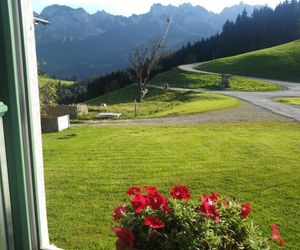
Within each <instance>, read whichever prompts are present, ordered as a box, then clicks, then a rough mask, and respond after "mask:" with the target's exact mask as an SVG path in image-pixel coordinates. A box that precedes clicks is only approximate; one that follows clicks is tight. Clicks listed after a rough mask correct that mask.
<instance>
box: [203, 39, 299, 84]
mask: <svg viewBox="0 0 300 250" xmlns="http://www.w3.org/2000/svg"><path fill="white" fill-rule="evenodd" d="M197 68H198V69H200V70H204V71H210V72H218V73H230V74H237V75H243V76H256V77H263V78H269V79H277V80H283V81H294V82H300V70H299V68H300V40H297V41H294V42H291V43H287V44H283V45H280V46H276V47H273V48H269V49H264V50H257V51H253V52H249V53H245V54H241V55H237V56H232V57H227V58H221V59H217V60H214V61H210V62H207V63H205V64H201V65H199V66H198V67H197Z"/></svg>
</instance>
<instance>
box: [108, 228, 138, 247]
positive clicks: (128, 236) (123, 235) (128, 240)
mask: <svg viewBox="0 0 300 250" xmlns="http://www.w3.org/2000/svg"><path fill="white" fill-rule="evenodd" d="M113 231H114V232H115V234H116V235H117V237H118V238H119V239H120V240H121V241H122V242H123V243H124V244H125V245H126V246H129V247H132V246H133V244H134V241H135V235H134V233H133V232H132V231H131V230H130V229H128V228H125V227H115V228H114V229H113Z"/></svg>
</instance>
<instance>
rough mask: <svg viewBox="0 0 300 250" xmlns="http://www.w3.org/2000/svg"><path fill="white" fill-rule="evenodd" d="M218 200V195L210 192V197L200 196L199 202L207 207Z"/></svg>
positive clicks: (206, 195)
mask: <svg viewBox="0 0 300 250" xmlns="http://www.w3.org/2000/svg"><path fill="white" fill-rule="evenodd" d="M218 200H220V195H219V194H218V193H215V192H212V193H211V194H210V195H208V194H203V195H202V196H201V201H202V202H203V203H208V204H209V205H213V204H215V202H216V201H218Z"/></svg>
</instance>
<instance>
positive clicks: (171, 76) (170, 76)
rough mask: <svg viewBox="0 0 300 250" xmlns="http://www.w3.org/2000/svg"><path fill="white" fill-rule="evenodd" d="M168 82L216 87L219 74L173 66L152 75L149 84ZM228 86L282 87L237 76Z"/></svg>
mask: <svg viewBox="0 0 300 250" xmlns="http://www.w3.org/2000/svg"><path fill="white" fill-rule="evenodd" d="M166 82H167V83H168V84H169V85H170V87H182V88H192V89H195V88H203V89H218V84H219V83H220V82H221V76H218V75H211V74H205V73H197V72H187V71H184V70H181V69H179V68H174V69H172V70H169V71H167V72H164V73H161V74H159V75H157V76H156V77H154V78H153V79H152V80H151V81H150V84H153V85H159V86H163V85H164V83H166ZM230 86H231V87H230V88H228V89H226V90H240V91H270V90H279V89H282V87H281V86H280V85H277V84H273V83H270V82H265V81H258V80H251V79H247V78H242V77H238V76H232V77H231V78H230Z"/></svg>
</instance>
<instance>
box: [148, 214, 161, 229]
mask: <svg viewBox="0 0 300 250" xmlns="http://www.w3.org/2000/svg"><path fill="white" fill-rule="evenodd" d="M144 224H145V225H146V226H149V227H151V228H153V229H159V228H164V227H165V223H164V222H163V221H162V220H160V219H159V218H157V217H151V216H148V217H145V219H144Z"/></svg>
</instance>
